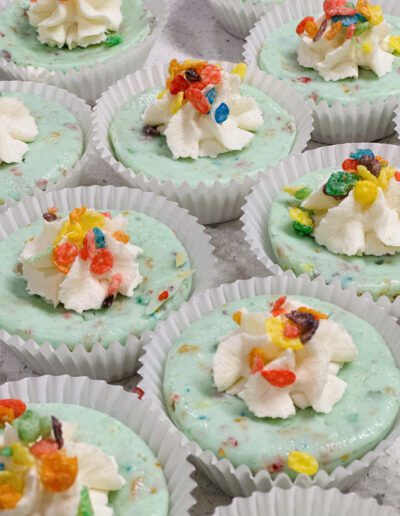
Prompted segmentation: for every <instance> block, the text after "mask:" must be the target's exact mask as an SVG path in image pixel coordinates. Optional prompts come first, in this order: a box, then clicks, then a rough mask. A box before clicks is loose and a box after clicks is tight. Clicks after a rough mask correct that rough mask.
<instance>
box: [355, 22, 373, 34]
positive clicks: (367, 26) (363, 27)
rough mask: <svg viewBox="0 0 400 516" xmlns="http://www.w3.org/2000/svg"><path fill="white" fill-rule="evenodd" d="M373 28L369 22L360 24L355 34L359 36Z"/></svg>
mask: <svg viewBox="0 0 400 516" xmlns="http://www.w3.org/2000/svg"><path fill="white" fill-rule="evenodd" d="M370 28H371V24H370V23H369V22H367V21H366V22H358V23H357V25H356V30H355V32H354V34H355V36H359V35H360V34H362V33H363V32H365V31H366V30H368V29H370Z"/></svg>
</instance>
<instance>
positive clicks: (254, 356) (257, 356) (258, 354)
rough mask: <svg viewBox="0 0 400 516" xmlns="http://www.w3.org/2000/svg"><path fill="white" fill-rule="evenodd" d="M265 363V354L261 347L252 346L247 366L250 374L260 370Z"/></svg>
mask: <svg viewBox="0 0 400 516" xmlns="http://www.w3.org/2000/svg"><path fill="white" fill-rule="evenodd" d="M266 363H267V356H266V355H265V352H264V350H263V349H262V348H253V349H252V350H251V351H250V353H249V366H250V369H251V372H252V374H254V373H258V372H259V371H261V370H262V369H263V368H264V366H265V364H266Z"/></svg>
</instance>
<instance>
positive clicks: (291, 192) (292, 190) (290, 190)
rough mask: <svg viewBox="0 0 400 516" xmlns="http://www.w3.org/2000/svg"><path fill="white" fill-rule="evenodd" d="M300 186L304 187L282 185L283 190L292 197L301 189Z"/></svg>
mask: <svg viewBox="0 0 400 516" xmlns="http://www.w3.org/2000/svg"><path fill="white" fill-rule="evenodd" d="M302 188H304V186H290V185H288V186H284V187H283V191H284V192H286V193H287V194H289V195H291V196H292V197H294V196H295V195H296V193H297V192H298V191H299V190H301V189H302Z"/></svg>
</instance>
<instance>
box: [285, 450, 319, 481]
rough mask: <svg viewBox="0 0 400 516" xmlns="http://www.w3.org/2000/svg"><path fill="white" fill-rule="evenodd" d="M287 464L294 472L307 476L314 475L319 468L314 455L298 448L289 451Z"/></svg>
mask: <svg viewBox="0 0 400 516" xmlns="http://www.w3.org/2000/svg"><path fill="white" fill-rule="evenodd" d="M287 465H288V467H289V468H290V469H292V470H293V471H295V472H296V473H300V474H304V475H309V476H312V475H315V474H316V473H317V472H318V470H319V464H318V461H317V459H316V458H315V457H313V456H312V455H310V454H309V453H305V452H301V451H298V450H295V451H292V452H290V453H289V455H288V461H287Z"/></svg>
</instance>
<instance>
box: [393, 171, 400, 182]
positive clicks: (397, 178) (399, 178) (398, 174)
mask: <svg viewBox="0 0 400 516" xmlns="http://www.w3.org/2000/svg"><path fill="white" fill-rule="evenodd" d="M394 177H395V179H396V181H400V171H399V170H396V172H395V173H394Z"/></svg>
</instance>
